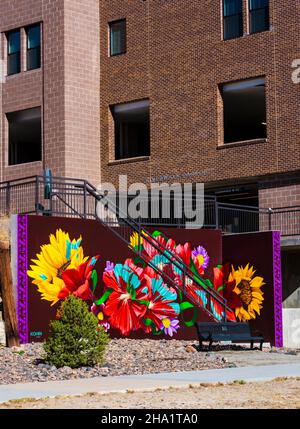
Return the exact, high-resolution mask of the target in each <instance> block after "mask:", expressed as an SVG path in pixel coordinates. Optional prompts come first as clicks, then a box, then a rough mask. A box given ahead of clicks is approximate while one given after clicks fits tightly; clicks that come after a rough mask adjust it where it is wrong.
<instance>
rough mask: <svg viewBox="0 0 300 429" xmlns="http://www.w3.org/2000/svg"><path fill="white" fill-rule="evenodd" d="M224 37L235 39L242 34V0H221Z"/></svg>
mask: <svg viewBox="0 0 300 429" xmlns="http://www.w3.org/2000/svg"><path fill="white" fill-rule="evenodd" d="M223 27H224V39H225V40H229V39H235V38H236V37H241V36H242V35H243V0H224V1H223Z"/></svg>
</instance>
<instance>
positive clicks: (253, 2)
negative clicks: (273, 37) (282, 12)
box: [249, 0, 269, 33]
mask: <svg viewBox="0 0 300 429" xmlns="http://www.w3.org/2000/svg"><path fill="white" fill-rule="evenodd" d="M249 19H250V33H259V32H260V31H266V30H269V0H249Z"/></svg>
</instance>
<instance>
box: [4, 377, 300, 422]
mask: <svg viewBox="0 0 300 429" xmlns="http://www.w3.org/2000/svg"><path fill="white" fill-rule="evenodd" d="M3 408H6V409H7V408H13V409H17V408H23V409H29V408H30V409H38V408H40V409H55V408H58V409H79V408H82V409H92V408H96V409H98V410H101V409H128V408H129V409H138V408H140V409H147V410H148V409H164V408H167V409H174V410H175V409H180V410H183V409H204V408H210V409H216V408H220V409H226V408H230V409H232V408H234V409H243V408H246V409H263V408H266V409H284V408H287V409H300V379H277V380H275V381H271V382H267V383H266V382H264V383H245V382H243V381H242V380H239V381H237V382H234V383H231V384H225V385H223V384H218V385H215V386H213V385H205V384H203V383H202V384H201V385H199V387H196V388H190V389H173V388H172V389H168V390H161V389H158V390H156V391H154V392H128V393H124V394H105V395H99V394H96V393H90V394H87V395H83V396H77V397H65V398H63V397H60V398H49V399H43V400H28V399H27V400H26V399H24V400H19V401H11V402H8V403H7V404H1V405H0V409H3ZM125 415H126V413H125Z"/></svg>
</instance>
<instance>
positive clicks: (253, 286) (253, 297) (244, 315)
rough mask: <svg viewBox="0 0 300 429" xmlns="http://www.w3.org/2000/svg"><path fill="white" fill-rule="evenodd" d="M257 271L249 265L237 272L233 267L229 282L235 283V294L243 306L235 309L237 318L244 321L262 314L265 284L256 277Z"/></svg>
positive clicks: (260, 278) (261, 279)
mask: <svg viewBox="0 0 300 429" xmlns="http://www.w3.org/2000/svg"><path fill="white" fill-rule="evenodd" d="M254 274H255V271H254V268H253V267H250V266H249V264H248V265H247V266H246V267H244V268H243V267H239V268H238V269H237V270H235V269H234V268H233V267H232V271H231V273H230V275H229V279H228V281H229V282H231V281H235V285H236V286H235V288H234V290H233V292H235V293H236V294H237V295H238V296H239V298H240V300H241V302H242V304H243V305H242V306H241V307H238V308H236V309H235V315H236V317H237V318H238V319H239V320H240V321H242V322H245V321H248V320H250V319H255V318H256V314H255V313H257V314H260V310H261V309H262V302H263V300H264V298H263V292H262V291H261V287H262V286H263V285H264V284H265V283H264V279H263V278H262V277H258V276H256V277H254Z"/></svg>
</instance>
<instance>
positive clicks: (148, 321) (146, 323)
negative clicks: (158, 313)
mask: <svg viewBox="0 0 300 429" xmlns="http://www.w3.org/2000/svg"><path fill="white" fill-rule="evenodd" d="M142 320H143V323H144V325H146V326H152V325H153V322H152V320H151V319H142Z"/></svg>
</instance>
